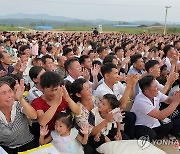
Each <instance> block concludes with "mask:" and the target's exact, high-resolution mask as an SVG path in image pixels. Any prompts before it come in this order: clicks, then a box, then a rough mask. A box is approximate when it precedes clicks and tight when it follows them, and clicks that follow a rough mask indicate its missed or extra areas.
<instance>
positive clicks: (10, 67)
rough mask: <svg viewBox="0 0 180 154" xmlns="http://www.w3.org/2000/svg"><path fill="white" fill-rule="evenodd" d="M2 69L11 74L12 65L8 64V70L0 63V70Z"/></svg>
mask: <svg viewBox="0 0 180 154" xmlns="http://www.w3.org/2000/svg"><path fill="white" fill-rule="evenodd" d="M1 70H3V71H4V72H5V74H11V73H12V72H13V71H14V67H13V66H12V65H9V66H8V72H7V71H6V70H5V68H4V67H3V66H2V64H1V63H0V71H1Z"/></svg>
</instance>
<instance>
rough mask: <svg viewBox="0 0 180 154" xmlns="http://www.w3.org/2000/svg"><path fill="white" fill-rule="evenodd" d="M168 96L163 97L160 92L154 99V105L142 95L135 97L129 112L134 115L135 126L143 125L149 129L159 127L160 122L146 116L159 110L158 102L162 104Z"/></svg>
mask: <svg viewBox="0 0 180 154" xmlns="http://www.w3.org/2000/svg"><path fill="white" fill-rule="evenodd" d="M167 98H168V96H166V95H164V94H163V93H161V92H160V91H159V92H158V96H157V97H154V104H153V103H152V102H151V101H150V99H149V98H147V97H146V96H145V95H144V94H143V93H140V94H138V95H137V96H136V98H135V100H134V103H133V106H132V108H131V112H134V113H135V114H136V123H135V125H144V126H147V127H150V128H154V127H159V126H160V122H159V120H158V119H156V118H153V117H151V116H149V115H148V113H150V112H151V111H152V110H154V109H155V108H157V109H159V108H160V105H159V104H160V102H164V101H165V100H166V99H167Z"/></svg>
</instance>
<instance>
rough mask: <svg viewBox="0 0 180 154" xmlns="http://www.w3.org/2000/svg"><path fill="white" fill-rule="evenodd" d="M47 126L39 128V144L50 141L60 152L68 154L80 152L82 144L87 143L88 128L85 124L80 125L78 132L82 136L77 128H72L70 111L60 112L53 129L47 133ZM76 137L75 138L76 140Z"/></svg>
mask: <svg viewBox="0 0 180 154" xmlns="http://www.w3.org/2000/svg"><path fill="white" fill-rule="evenodd" d="M48 132H49V130H48V127H47V126H45V127H41V129H40V139H39V142H40V144H41V145H42V144H46V143H48V142H50V141H52V140H53V141H52V143H53V145H54V146H55V148H56V149H57V150H58V151H59V152H62V153H69V154H82V153H84V152H83V150H82V146H81V145H80V144H79V143H78V142H77V140H78V141H79V142H81V143H82V144H87V141H88V129H87V127H86V126H82V127H81V130H80V132H81V133H82V134H83V137H82V136H81V135H80V134H79V133H78V130H77V129H76V128H74V117H73V116H72V115H71V114H70V113H64V112H60V113H59V114H58V115H57V117H56V122H55V130H54V131H51V133H50V135H49V136H48V137H46V138H45V136H46V135H47V134H48ZM76 139H77V140H76Z"/></svg>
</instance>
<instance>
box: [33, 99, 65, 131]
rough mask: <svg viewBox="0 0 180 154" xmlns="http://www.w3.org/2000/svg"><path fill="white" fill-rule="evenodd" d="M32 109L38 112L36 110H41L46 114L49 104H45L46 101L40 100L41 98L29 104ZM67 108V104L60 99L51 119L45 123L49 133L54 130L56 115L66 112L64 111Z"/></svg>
mask: <svg viewBox="0 0 180 154" xmlns="http://www.w3.org/2000/svg"><path fill="white" fill-rule="evenodd" d="M31 105H32V107H33V108H34V109H35V110H36V111H38V110H43V111H44V112H46V111H47V110H48V109H49V108H50V107H51V106H50V105H49V104H47V103H46V101H45V100H44V99H42V98H41V97H39V98H37V99H35V100H33V101H32V103H31ZM67 108H68V103H67V102H66V101H65V99H64V98H62V102H61V104H60V105H59V107H58V108H57V110H56V112H55V114H54V116H53V118H52V119H51V120H50V121H49V122H48V123H47V125H48V129H49V132H50V131H51V130H54V125H55V118H56V115H57V114H58V113H59V112H61V111H66V109H67Z"/></svg>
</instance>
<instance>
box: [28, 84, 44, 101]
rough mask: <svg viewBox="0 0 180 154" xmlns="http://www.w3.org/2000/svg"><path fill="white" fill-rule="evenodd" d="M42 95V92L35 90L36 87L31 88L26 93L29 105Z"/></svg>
mask: <svg viewBox="0 0 180 154" xmlns="http://www.w3.org/2000/svg"><path fill="white" fill-rule="evenodd" d="M42 95H43V92H42V91H40V90H39V89H37V88H36V87H32V88H31V89H30V90H29V92H28V100H29V103H31V102H32V101H33V100H34V99H36V98H39V97H41V96H42Z"/></svg>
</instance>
